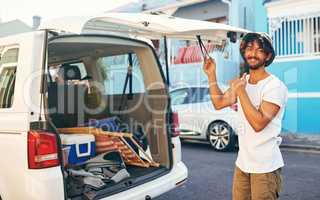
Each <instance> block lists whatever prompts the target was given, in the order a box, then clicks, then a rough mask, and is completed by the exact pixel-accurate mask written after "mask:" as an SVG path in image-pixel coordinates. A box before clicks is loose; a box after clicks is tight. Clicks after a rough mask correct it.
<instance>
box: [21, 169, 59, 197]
mask: <svg viewBox="0 0 320 200" xmlns="http://www.w3.org/2000/svg"><path fill="white" fill-rule="evenodd" d="M26 183H28V184H26V185H25V187H26V188H25V190H26V191H25V194H26V195H23V196H24V199H33V200H43V199H46V200H62V199H64V185H63V177H62V173H61V168H60V167H53V168H48V169H41V170H28V173H27V176H26ZM17 192H18V191H17Z"/></svg>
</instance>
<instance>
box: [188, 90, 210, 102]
mask: <svg viewBox="0 0 320 200" xmlns="http://www.w3.org/2000/svg"><path fill="white" fill-rule="evenodd" d="M205 95H208V88H206V87H194V88H192V103H201V102H205V99H204V96H205Z"/></svg>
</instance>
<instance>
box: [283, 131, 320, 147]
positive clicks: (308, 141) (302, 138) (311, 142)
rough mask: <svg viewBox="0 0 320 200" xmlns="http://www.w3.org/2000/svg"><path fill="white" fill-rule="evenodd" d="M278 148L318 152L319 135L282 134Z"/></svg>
mask: <svg viewBox="0 0 320 200" xmlns="http://www.w3.org/2000/svg"><path fill="white" fill-rule="evenodd" d="M281 137H282V143H281V146H280V147H285V148H296V149H304V150H316V151H320V134H317V135H315V134H313V135H311V134H309V135H308V134H293V133H282V134H281Z"/></svg>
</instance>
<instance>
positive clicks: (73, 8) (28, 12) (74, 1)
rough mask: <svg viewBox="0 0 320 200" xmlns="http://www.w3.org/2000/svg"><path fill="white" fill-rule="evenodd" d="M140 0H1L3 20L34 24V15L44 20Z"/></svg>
mask: <svg viewBox="0 0 320 200" xmlns="http://www.w3.org/2000/svg"><path fill="white" fill-rule="evenodd" d="M137 1H138V0H51V1H48V0H0V5H1V6H0V19H1V21H2V22H6V21H10V20H14V19H20V20H22V21H23V22H25V23H27V24H28V25H30V26H31V25H32V16H34V15H38V16H41V18H42V20H48V19H52V18H58V17H63V16H76V15H84V14H92V13H101V12H104V11H108V10H110V9H113V8H116V7H118V6H122V5H125V4H127V3H130V2H137Z"/></svg>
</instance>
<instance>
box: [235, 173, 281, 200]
mask: <svg viewBox="0 0 320 200" xmlns="http://www.w3.org/2000/svg"><path fill="white" fill-rule="evenodd" d="M280 172H281V168H280V169H277V170H275V171H273V172H270V173H263V174H254V173H245V172H243V171H241V170H240V169H239V168H238V167H235V170H234V177H233V188H232V199H233V200H276V199H278V197H279V193H280V190H281V184H282V183H281V182H282V180H281V174H280Z"/></svg>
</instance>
